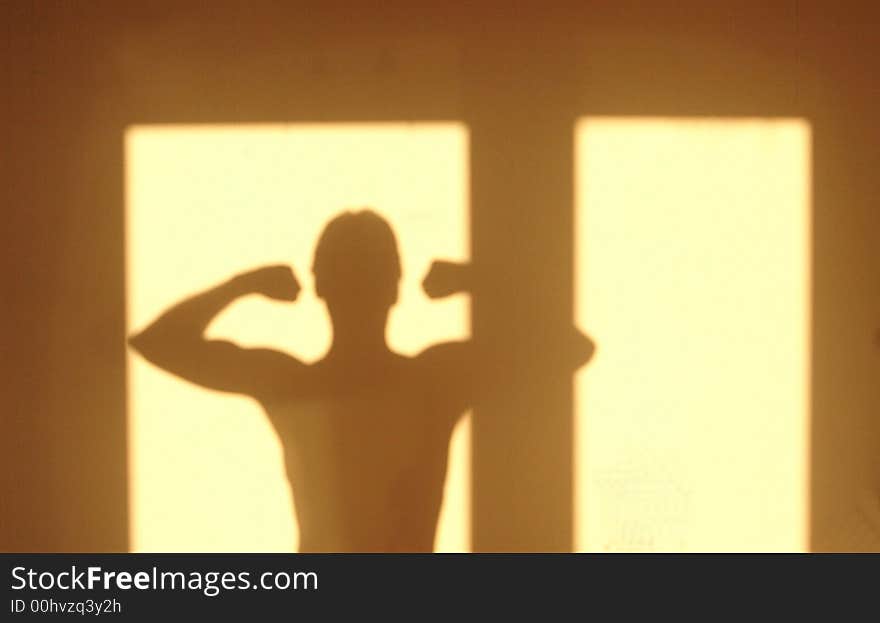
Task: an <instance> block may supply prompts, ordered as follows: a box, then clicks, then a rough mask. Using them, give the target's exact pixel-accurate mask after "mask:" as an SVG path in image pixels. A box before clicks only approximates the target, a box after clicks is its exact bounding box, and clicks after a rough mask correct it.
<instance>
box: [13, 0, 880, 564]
mask: <svg viewBox="0 0 880 623" xmlns="http://www.w3.org/2000/svg"><path fill="white" fill-rule="evenodd" d="M596 4H597V5H598V3H596ZM378 6H380V7H381V8H376V9H375V10H371V9H370V8H368V7H367V6H365V5H364V4H363V3H350V6H349V5H345V4H340V3H335V4H334V3H327V2H323V3H296V4H293V3H292V5H291V6H285V7H284V8H282V7H280V6H278V5H277V3H261V2H250V3H233V2H222V3H213V4H212V8H211V9H210V11H209V10H207V9H205V8H204V5H203V4H202V3H188V2H175V3H171V2H157V3H149V4H148V5H146V4H141V3H136V4H131V3H126V4H125V5H124V6H123V5H121V4H119V3H113V2H105V1H98V2H92V3H60V2H57V3H56V2H7V3H4V4H3V6H2V9H0V11H2V15H0V55H2V61H3V62H2V69H0V72H2V81H3V82H2V83H3V85H4V94H3V97H2V100H0V101H2V107H3V108H2V110H3V114H2V116H0V119H2V121H0V123H2V128H3V139H4V140H3V143H4V145H5V146H6V149H4V150H3V153H2V167H0V176H2V179H0V188H2V189H3V207H4V225H5V226H4V227H3V229H2V230H3V237H4V240H3V244H2V249H3V254H4V262H3V266H4V270H5V274H6V279H5V283H6V284H7V285H6V292H5V296H4V297H3V298H4V302H3V305H2V310H3V316H4V321H5V326H6V328H7V330H6V339H5V341H4V349H3V354H4V357H3V363H2V366H3V375H2V379H3V396H4V397H5V401H6V402H5V405H4V408H3V410H2V411H3V413H2V418H3V420H2V421H3V424H2V425H3V435H2V439H3V441H2V444H3V447H2V452H0V456H2V458H0V461H2V465H0V473H2V481H0V499H2V500H3V504H2V508H0V522H2V523H0V549H3V550H25V551H26V550H33V551H118V550H125V549H127V548H128V532H127V530H128V518H127V508H128V503H127V491H126V483H127V480H128V476H127V473H126V469H127V468H126V466H127V458H126V435H127V432H126V427H125V422H126V414H125V405H126V388H125V378H126V375H125V352H124V346H123V336H124V332H125V317H126V314H125V301H126V284H125V281H124V275H125V273H124V251H125V250H124V241H123V231H124V219H123V216H124V200H123V170H124V169H123V167H124V163H123V132H124V129H125V128H126V127H127V126H129V125H132V124H143V123H157V122H163V123H169V122H176V123H184V122H186V123H207V122H212V123H226V124H232V123H237V122H277V121H310V122H313V121H377V120H395V121H401V120H404V121H405V120H421V121H430V120H455V121H464V122H465V123H466V124H467V125H468V127H469V131H470V136H471V179H472V182H471V220H472V222H471V232H472V257H473V260H474V263H475V269H476V271H477V276H476V280H477V283H476V285H475V290H476V291H477V292H478V293H479V295H478V296H476V297H475V301H474V307H473V319H472V328H473V334H474V337H475V339H476V340H477V344H478V349H479V352H480V356H481V357H487V358H490V360H491V361H495V362H500V363H499V368H500V374H503V375H505V376H506V378H507V379H508V380H509V381H510V382H509V383H508V385H509V387H510V388H511V389H510V390H509V391H505V392H504V394H503V395H494V396H487V397H486V398H485V399H484V400H483V401H482V402H481V403H480V404H478V405H476V410H475V413H476V414H477V417H476V418H475V420H474V429H473V448H474V463H473V469H474V475H473V477H474V489H473V491H474V504H473V513H474V515H473V539H474V546H475V548H476V549H478V550H499V549H504V550H510V549H512V550H567V549H570V548H571V546H572V536H571V535H572V525H571V522H572V520H571V517H572V512H571V511H572V501H571V488H572V483H571V478H572V476H571V474H572V456H571V436H572V431H571V426H572V381H571V377H570V375H566V374H565V373H564V372H560V373H558V374H549V375H548V374H538V373H536V372H537V371H545V370H551V371H552V370H555V369H556V368H557V367H559V362H558V359H559V358H558V356H557V355H558V353H559V352H560V351H561V350H562V346H563V344H564V341H565V340H566V335H567V334H566V331H565V327H566V326H567V325H568V324H570V323H571V320H572V313H573V312H572V309H573V278H574V277H573V253H574V249H573V241H572V236H571V231H572V210H573V209H572V205H573V184H574V181H573V162H572V158H573V135H572V128H573V127H574V123H575V119H577V118H578V117H580V116H583V115H618V116H619V115H640V116H646V115H650V116H759V117H762V116H784V117H804V118H807V119H808V120H809V121H810V123H811V127H812V130H813V154H812V157H813V226H814V230H813V284H812V287H813V290H812V292H813V294H812V300H813V309H812V314H813V317H812V323H813V324H812V326H813V329H812V344H813V346H812V389H811V391H812V395H811V406H812V408H811V411H812V415H811V417H812V431H811V444H812V446H811V448H812V449H811V459H812V461H811V474H810V478H811V484H810V497H811V511H812V512H811V543H812V548H813V549H816V550H864V549H880V541H878V536H877V534H876V532H875V531H876V530H877V525H878V519H877V517H878V515H880V510H878V508H877V507H878V505H880V503H878V497H880V419H878V417H877V413H878V404H880V383H878V382H877V380H878V379H877V375H878V369H880V350H878V346H877V342H876V331H877V327H878V323H880V288H878V285H880V253H878V251H877V250H878V249H880V211H878V210H877V209H876V198H877V197H878V196H880V181H878V179H880V178H878V176H877V175H876V174H875V172H874V170H873V169H874V168H875V165H876V163H877V162H878V161H880V157H878V156H880V153H878V152H880V130H878V125H877V124H876V121H875V119H874V118H873V116H874V115H875V114H876V110H877V109H878V99H880V98H878V91H877V87H876V82H875V78H874V74H875V73H876V72H875V71H874V68H873V67H872V64H875V62H874V56H876V49H877V47H878V41H877V33H876V28H875V26H874V25H873V24H874V23H876V16H871V15H869V14H867V12H866V11H867V10H863V12H862V13H859V12H858V11H856V10H854V9H853V7H845V6H842V5H840V4H835V5H833V6H828V7H823V8H821V9H820V8H815V9H814V8H810V7H807V6H802V5H801V3H798V2H793V1H792V2H783V3H778V4H774V5H772V6H768V5H767V4H766V3H763V2H730V3H727V5H725V7H724V8H718V7H712V8H710V7H709V5H707V4H706V3H700V2H683V3H682V2H678V3H672V2H657V3H651V4H650V6H649V7H646V6H645V5H644V3H628V2H625V3H614V4H613V6H605V5H603V6H589V3H587V5H586V6H582V7H581V8H579V9H577V10H574V9H565V10H563V9H554V8H548V7H546V6H541V5H539V4H538V3H535V4H534V5H531V6H530V5H528V4H520V5H517V6H510V5H509V4H506V3H505V4H502V3H498V4H497V5H493V4H491V3H486V4H482V5H481V8H471V7H467V8H454V7H453V6H452V5H449V4H448V3H443V4H442V5H441V4H439V3H438V7H437V8H436V9H435V8H431V7H426V6H423V5H420V6H411V3H403V2H385V3H381V5H378ZM853 6H855V3H853ZM524 283H527V284H529V286H530V287H528V288H524V287H523V284H524ZM599 348H600V351H601V344H600V345H599ZM560 369H561V368H560ZM872 522H874V523H873V524H872ZM872 525H873V527H872Z"/></svg>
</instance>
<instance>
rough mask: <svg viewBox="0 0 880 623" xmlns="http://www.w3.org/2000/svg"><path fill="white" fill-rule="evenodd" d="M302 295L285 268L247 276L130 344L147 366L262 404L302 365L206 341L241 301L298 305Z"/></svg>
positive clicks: (167, 316)
mask: <svg viewBox="0 0 880 623" xmlns="http://www.w3.org/2000/svg"><path fill="white" fill-rule="evenodd" d="M298 292H299V284H298V283H297V282H296V279H295V278H294V276H293V273H292V271H291V270H290V268H288V267H286V266H270V267H266V268H261V269H258V270H256V271H251V272H249V273H244V274H242V275H238V276H236V277H234V278H232V279H230V280H229V281H227V282H225V283H223V284H221V285H219V286H216V287H214V288H211V289H210V290H207V291H205V292H202V293H200V294H197V295H195V296H192V297H190V298H188V299H186V300H184V301H182V302H180V303H178V304H176V305H174V306H173V307H171V309H169V310H167V311H166V312H165V313H164V314H162V315H161V316H160V317H159V318H158V319H157V320H156V321H155V322H153V323H152V324H151V325H149V326H148V327H147V328H146V329H144V330H143V331H141V332H140V333H137V334H136V335H134V336H132V337H131V338H130V339H129V344H130V345H131V346H132V347H133V348H134V349H135V350H137V351H138V352H139V353H140V354H141V355H142V356H143V357H144V358H145V359H146V360H147V361H149V362H151V363H153V364H154V365H156V366H158V367H160V368H162V369H163V370H166V371H168V372H170V373H172V374H174V375H176V376H179V377H180V378H183V379H185V380H187V381H190V382H192V383H195V384H197V385H200V386H202V387H206V388H209V389H216V390H219V391H226V392H234V393H242V394H248V395H252V396H255V397H257V398H260V399H262V398H263V397H264V396H265V395H266V394H267V393H271V392H272V391H274V389H273V388H275V387H276V386H277V385H278V383H279V382H280V379H285V378H286V379H289V380H291V381H292V380H294V379H293V377H295V376H296V375H297V374H298V372H299V370H300V369H301V368H303V367H304V366H303V364H302V363H300V362H299V361H297V360H296V359H294V358H293V357H290V356H289V355H286V354H284V353H281V352H278V351H274V350H270V349H264V348H257V349H252V348H242V347H239V346H237V345H236V344H233V343H231V342H227V341H223V340H209V339H206V338H205V335H204V333H205V330H206V329H207V327H208V325H209V324H210V323H211V321H212V320H213V319H214V318H215V317H216V316H217V314H219V313H220V312H221V311H222V310H223V309H224V308H225V307H226V306H228V305H229V304H230V303H231V302H232V301H234V300H236V299H238V298H240V297H241V296H244V295H247V294H257V293H258V294H263V295H264V296H267V297H269V298H273V299H277V300H284V301H293V300H295V299H296V296H297V293H298Z"/></svg>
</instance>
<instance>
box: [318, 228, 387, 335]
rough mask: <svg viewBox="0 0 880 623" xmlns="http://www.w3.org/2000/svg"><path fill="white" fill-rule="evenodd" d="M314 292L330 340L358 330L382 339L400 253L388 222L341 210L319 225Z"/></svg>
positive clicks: (356, 332)
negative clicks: (330, 332) (330, 333)
mask: <svg viewBox="0 0 880 623" xmlns="http://www.w3.org/2000/svg"><path fill="white" fill-rule="evenodd" d="M312 272H313V274H314V276H315V292H316V294H317V295H318V297H319V298H321V299H323V300H324V302H325V303H326V304H327V310H328V311H329V313H330V317H331V319H332V321H333V328H334V336H335V338H342V337H343V335H341V333H343V332H344V333H345V334H347V337H349V338H350V337H353V335H352V334H359V335H360V336H361V337H363V338H368V339H369V336H373V337H378V336H377V335H376V333H377V332H380V331H381V336H382V339H383V343H384V331H385V322H386V320H387V316H388V311H389V310H390V308H391V306H392V305H394V303H396V302H397V291H398V283H399V282H400V274H401V271H400V257H399V255H398V252H397V240H396V239H395V237H394V232H393V231H392V230H391V226H390V225H389V224H388V222H387V221H386V220H385V219H383V218H382V217H381V216H379V215H378V214H377V213H375V212H373V211H372V210H359V211H354V212H344V213H342V214H340V215H338V216H336V217H334V218H333V219H332V220H331V221H330V222H329V223H327V225H326V226H325V227H324V231H323V232H322V233H321V237H320V239H319V240H318V246H317V248H316V249H315V260H314V263H313V265H312Z"/></svg>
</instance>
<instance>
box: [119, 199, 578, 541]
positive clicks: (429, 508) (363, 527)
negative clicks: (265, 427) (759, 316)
mask: <svg viewBox="0 0 880 623" xmlns="http://www.w3.org/2000/svg"><path fill="white" fill-rule="evenodd" d="M313 272H314V277H315V288H316V293H317V295H318V297H320V298H321V299H323V301H324V302H325V304H326V306H327V311H328V312H329V314H330V318H331V322H332V326H333V342H332V346H331V347H330V350H329V351H328V352H327V354H326V355H325V356H324V358H323V359H321V360H320V361H318V362H316V363H314V364H312V365H306V364H304V363H302V362H300V361H298V360H297V359H295V358H294V357H291V356H290V355H288V354H286V353H281V352H278V351H275V350H270V349H265V348H241V347H239V346H236V345H235V344H232V343H230V342H226V341H222V340H208V339H206V338H205V336H204V334H205V330H206V329H207V327H208V325H209V324H210V323H211V321H212V320H213V319H214V317H215V316H217V314H218V313H219V312H220V311H222V310H223V309H224V308H225V307H227V306H228V305H229V304H230V303H232V302H233V301H235V300H236V299H238V298H240V297H242V296H247V295H250V294H262V295H263V296H266V297H268V298H271V299H276V300H280V301H294V300H295V299H296V297H297V295H298V293H299V290H300V286H299V284H298V282H297V280H296V278H295V277H294V275H293V272H292V271H291V269H290V268H289V267H287V266H268V267H264V268H259V269H256V270H253V271H250V272H246V273H243V274H240V275H237V276H235V277H233V278H232V279H230V280H229V281H226V282H225V283H222V284H220V285H218V286H216V287H214V288H212V289H210V290H208V291H206V292H203V293H201V294H197V295H195V296H193V297H190V298H188V299H186V300H184V301H182V302H181V303H178V304H177V305H175V306H173V307H172V308H171V309H169V310H168V311H166V312H165V313H164V314H162V316H160V317H159V319H158V320H156V321H155V322H154V323H153V324H152V325H150V326H149V327H147V328H146V329H145V330H144V331H142V332H141V333H139V334H137V335H135V336H134V337H132V338H131V340H130V343H131V345H132V346H133V347H134V348H135V349H136V350H137V351H138V352H140V354H141V355H143V356H144V357H145V358H146V359H147V360H149V361H150V362H152V363H153V364H155V365H157V366H159V367H160V368H163V369H165V370H167V371H169V372H171V373H173V374H175V375H177V376H179V377H181V378H184V379H186V380H188V381H191V382H193V383H195V384H197V385H201V386H203V387H207V388H210V389H215V390H220V391H225V392H233V393H239V394H246V395H248V396H251V397H253V398H254V399H256V400H257V402H259V403H260V405H261V406H262V408H263V410H264V411H265V413H266V414H267V416H268V417H269V419H270V421H271V423H272V425H273V426H274V428H275V430H276V432H277V433H278V436H279V437H280V440H281V443H282V446H283V449H284V459H285V465H286V470H287V477H288V480H289V482H290V485H291V487H292V490H293V495H294V499H295V500H296V512H297V520H298V523H299V531H300V551H302V552H359V551H373V552H429V551H431V549H432V547H433V542H434V530H435V526H436V522H437V515H438V512H439V508H440V502H441V498H442V492H443V483H444V480H445V475H446V459H447V453H448V445H449V439H450V435H451V433H452V429H453V427H454V425H455V423H456V422H457V420H458V419H459V418H460V417H461V416H462V414H464V413H465V412H466V411H467V410H468V409H469V408H470V406H471V403H472V400H473V397H474V395H475V391H476V390H477V389H478V385H479V383H480V382H481V381H480V380H478V375H477V374H476V372H477V371H476V370H475V362H474V356H473V353H472V351H471V348H472V347H471V345H470V343H469V342H447V343H442V344H437V345H434V346H431V347H429V348H427V349H426V350H425V351H423V352H422V353H420V354H419V355H418V356H416V357H407V356H403V355H400V354H397V353H395V352H393V351H392V350H390V349H389V348H388V345H387V343H386V341H385V328H386V323H387V319H388V312H389V310H390V309H391V307H392V305H394V304H395V302H396V301H397V294H398V292H397V291H398V282H399V281H400V275H401V270H400V260H399V257H398V253H397V243H396V241H395V238H394V234H393V232H392V230H391V227H390V226H389V225H388V223H387V222H386V221H385V220H383V219H382V218H381V217H380V216H378V215H377V214H376V213H374V212H372V211H368V210H364V211H359V212H346V213H343V214H341V215H339V216H337V217H336V218H334V219H333V220H331V221H330V223H329V224H328V225H327V226H326V228H325V229H324V232H323V233H322V235H321V238H320V240H319V242H318V246H317V249H316V251H315V258H314V264H313ZM423 285H424V287H425V291H426V292H427V293H428V295H429V296H432V297H439V296H445V295H450V294H453V293H455V292H460V291H466V290H467V289H468V276H467V267H466V266H463V265H456V264H452V263H449V262H435V263H434V265H433V266H432V268H431V271H430V272H429V274H428V276H427V277H426V279H425V281H424V283H423ZM577 349H578V351H579V352H578V353H577V361H576V363H575V366H577V365H580V364H582V363H585V362H586V361H587V360H589V358H590V357H591V355H592V350H593V348H592V343H591V342H590V341H589V340H588V339H587V338H585V337H584V336H581V335H580V334H578V345H577Z"/></svg>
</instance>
